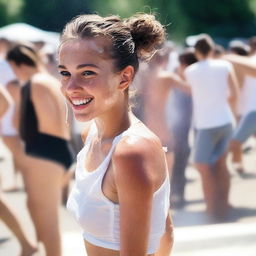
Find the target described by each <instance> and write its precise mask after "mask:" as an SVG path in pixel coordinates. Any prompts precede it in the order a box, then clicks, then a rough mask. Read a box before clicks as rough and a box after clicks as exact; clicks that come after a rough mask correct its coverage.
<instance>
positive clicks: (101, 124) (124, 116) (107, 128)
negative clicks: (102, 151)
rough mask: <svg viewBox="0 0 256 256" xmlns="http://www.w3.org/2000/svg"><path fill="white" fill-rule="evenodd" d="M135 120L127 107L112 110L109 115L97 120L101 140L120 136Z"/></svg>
mask: <svg viewBox="0 0 256 256" xmlns="http://www.w3.org/2000/svg"><path fill="white" fill-rule="evenodd" d="M134 119H135V117H134V116H133V114H132V112H131V111H128V107H127V106H123V107H122V108H120V107H118V108H116V109H111V110H110V111H109V113H108V114H104V116H103V115H102V116H100V117H97V118H95V123H96V125H97V129H98V136H99V138H98V139H99V140H107V139H111V138H114V137H115V136H117V135H118V134H120V133H122V132H123V131H125V130H127V129H128V128H129V127H130V125H131V123H132V121H133V120H134Z"/></svg>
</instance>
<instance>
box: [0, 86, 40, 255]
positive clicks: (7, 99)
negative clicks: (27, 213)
mask: <svg viewBox="0 0 256 256" xmlns="http://www.w3.org/2000/svg"><path fill="white" fill-rule="evenodd" d="M11 100H12V99H11V96H10V95H9V94H8V92H7V91H6V90H5V89H4V88H3V87H1V86H0V122H1V118H2V117H3V115H4V114H5V113H6V111H7V110H8V108H9V106H10V104H11ZM0 219H1V220H2V221H3V222H4V223H5V224H6V225H7V226H8V228H9V229H10V230H11V231H12V233H13V234H14V235H15V236H16V238H17V239H18V241H19V243H20V246H21V254H20V255H21V256H31V255H33V253H35V252H36V251H37V248H36V246H35V245H33V243H32V242H31V241H30V239H29V238H28V236H27V234H26V232H25V229H24V226H23V225H22V223H20V220H19V219H18V216H17V213H16V212H15V211H14V210H13V209H12V207H11V206H9V204H8V203H7V201H6V199H5V198H4V196H3V194H2V191H1V188H0Z"/></svg>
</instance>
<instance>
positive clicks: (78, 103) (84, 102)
mask: <svg viewBox="0 0 256 256" xmlns="http://www.w3.org/2000/svg"><path fill="white" fill-rule="evenodd" d="M92 100H93V98H87V99H81V100H71V103H72V105H73V106H75V107H79V106H85V105H88V104H89V103H90V102H91V101H92Z"/></svg>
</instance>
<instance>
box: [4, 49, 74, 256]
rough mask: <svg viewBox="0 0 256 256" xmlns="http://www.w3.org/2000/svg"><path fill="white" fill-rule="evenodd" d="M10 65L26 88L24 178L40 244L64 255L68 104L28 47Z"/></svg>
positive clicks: (55, 255)
mask: <svg viewBox="0 0 256 256" xmlns="http://www.w3.org/2000/svg"><path fill="white" fill-rule="evenodd" d="M7 60H8V62H9V63H10V65H11V67H12V69H13V71H14V73H15V74H16V76H17V78H18V79H19V81H20V83H21V84H23V87H22V92H21V106H20V133H21V137H22V139H23V141H24V146H25V151H26V153H27V154H28V155H29V156H30V163H31V164H30V166H29V167H28V168H27V170H26V172H25V173H24V182H25V186H26V190H27V192H28V207H29V210H30V213H31V217H32V219H33V222H34V225H35V228H36V233H37V238H38V241H41V242H42V243H43V244H44V247H45V250H46V254H47V255H53V256H59V255H61V239H60V232H59V216H58V205H59V203H60V200H61V188H62V182H63V179H64V177H65V175H64V173H65V171H67V170H68V168H69V167H70V166H71V164H72V162H73V154H72V151H71V150H70V147H69V139H70V131H69V128H68V126H67V125H66V124H65V103H64V101H63V98H62V96H61V95H60V93H59V87H60V85H59V82H58V80H56V79H55V78H54V77H53V76H51V75H50V74H48V73H47V72H46V70H45V68H44V66H43V64H42V62H41V59H40V57H39V56H38V54H37V53H36V52H35V51H34V50H33V49H32V48H31V47H28V46H26V45H17V46H15V47H13V48H12V49H10V50H9V52H8V53H7Z"/></svg>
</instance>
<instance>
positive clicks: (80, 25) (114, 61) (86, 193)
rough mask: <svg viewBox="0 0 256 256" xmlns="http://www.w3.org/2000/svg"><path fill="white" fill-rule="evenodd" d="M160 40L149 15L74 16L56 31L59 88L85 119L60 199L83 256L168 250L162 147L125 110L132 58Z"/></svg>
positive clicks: (143, 55)
mask: <svg viewBox="0 0 256 256" xmlns="http://www.w3.org/2000/svg"><path fill="white" fill-rule="evenodd" d="M164 39H165V31H164V28H163V27H162V25H161V24H160V23H159V22H158V21H156V19H155V17H154V16H153V15H148V14H138V15H135V16H132V17H130V18H128V19H120V18H119V17H117V16H110V17H100V16H98V15H81V16H78V17H76V18H75V19H73V20H72V21H70V22H69V23H68V24H67V25H66V26H65V28H64V30H63V32H62V36H61V44H60V47H59V72H60V75H61V83H62V88H61V91H62V93H63V95H64V96H65V97H66V100H67V102H68V103H69V104H70V105H71V107H72V110H73V112H74V115H75V118H76V119H78V120H79V121H83V122H87V121H91V124H90V128H89V130H85V131H84V132H83V135H84V138H85V145H84V147H83V149H82V150H81V151H80V153H79V154H78V161H77V169H76V180H75V185H74V187H73V189H72V191H71V194H70V197H69V199H68V203H67V207H68V209H69V210H70V211H71V212H72V213H73V214H74V216H75V218H76V219H77V221H78V222H79V224H80V226H81V227H82V229H83V231H84V233H83V237H84V242H85V247H86V251H87V255H88V256H94V255H108V256H117V255H151V256H152V255H161V256H165V255H166V256H167V255H170V250H171V246H172V226H171V220H170V218H169V217H168V212H169V192H170V184H169V175H168V167H167V164H166V157H165V152H164V150H163V148H162V144H161V141H160V139H159V138H158V137H157V136H156V135H155V134H154V133H153V132H151V131H150V130H149V129H148V128H147V127H146V126H145V125H144V124H143V123H142V122H141V121H140V120H138V119H137V118H136V117H135V116H134V115H133V113H132V111H131V110H130V107H129V86H130V85H131V83H132V81H133V78H134V76H135V73H136V71H137V70H138V68H139V59H145V58H150V57H151V56H152V54H153V53H155V51H156V50H157V49H158V48H159V47H160V46H161V44H162V43H163V42H164ZM135 227H136V232H135V229H134V228H135Z"/></svg>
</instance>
